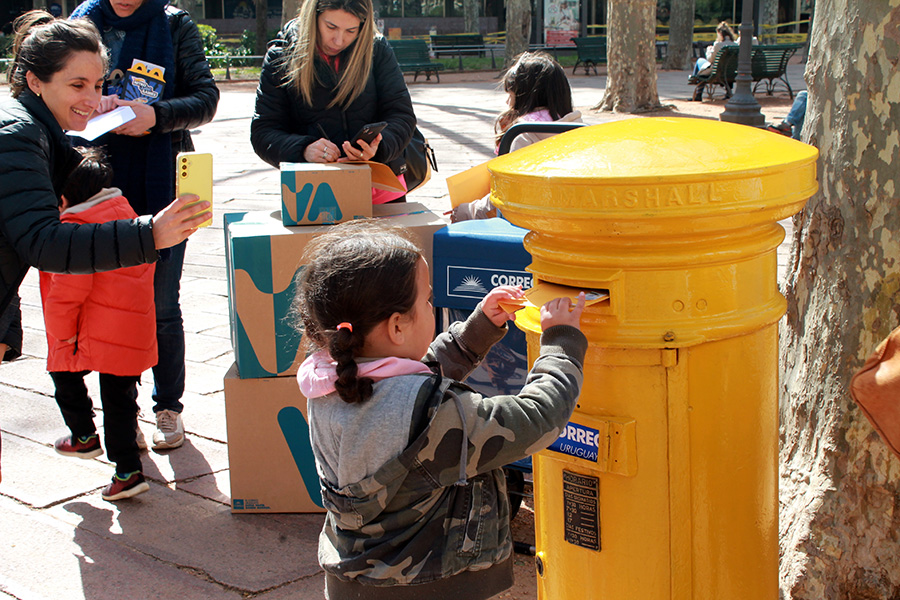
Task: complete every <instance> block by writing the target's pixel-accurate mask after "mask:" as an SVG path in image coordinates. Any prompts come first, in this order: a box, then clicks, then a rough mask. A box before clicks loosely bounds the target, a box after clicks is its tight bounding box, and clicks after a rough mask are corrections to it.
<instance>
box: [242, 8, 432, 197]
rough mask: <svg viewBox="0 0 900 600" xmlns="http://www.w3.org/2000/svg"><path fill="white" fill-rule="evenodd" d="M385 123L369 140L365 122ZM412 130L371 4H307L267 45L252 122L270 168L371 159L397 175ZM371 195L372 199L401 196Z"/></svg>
mask: <svg viewBox="0 0 900 600" xmlns="http://www.w3.org/2000/svg"><path fill="white" fill-rule="evenodd" d="M377 122H384V123H386V125H385V127H384V129H383V130H382V131H381V133H380V134H379V135H377V136H376V137H375V138H374V139H373V140H372V141H371V142H369V143H366V142H365V141H359V142H358V143H356V144H353V143H351V141H352V138H353V136H354V134H355V133H357V132H358V131H360V130H361V129H362V128H363V127H364V126H365V125H368V124H371V123H377ZM415 126H416V116H415V114H414V113H413V108H412V100H411V99H410V97H409V90H407V88H406V82H405V81H404V79H403V73H402V72H401V71H400V65H399V64H398V63H397V59H396V58H395V57H394V53H393V51H392V50H391V47H390V44H388V42H387V40H385V39H384V38H383V37H382V36H381V35H379V34H378V33H377V32H376V30H375V22H374V11H373V8H372V2H371V0H309V1H308V2H305V3H304V4H303V6H302V7H301V8H300V12H299V14H298V16H297V18H296V19H294V20H293V21H291V22H290V23H288V24H287V25H285V26H284V29H282V31H281V32H280V33H279V34H278V37H277V38H276V39H275V40H274V41H272V42H271V43H270V44H269V50H268V52H267V53H266V59H265V61H264V63H263V69H262V73H261V74H260V79H259V87H258V88H257V91H256V112H255V114H254V115H253V121H252V122H251V125H250V141H251V143H252V144H253V149H254V150H255V151H256V154H257V155H259V157H260V158H262V159H263V160H264V161H266V162H267V163H269V164H271V165H273V166H276V167H277V166H278V164H279V163H281V162H315V163H333V162H346V161H351V160H352V161H357V160H373V161H376V162H380V163H384V164H386V165H388V166H389V167H390V168H391V170H393V172H394V173H395V174H397V175H401V174H402V173H403V171H404V170H405V166H406V163H405V161H404V159H403V151H404V150H405V149H406V146H407V145H408V144H409V141H410V139H411V137H412V134H413V130H414V129H415ZM387 194H388V193H387V192H381V191H373V202H375V203H380V202H388V201H391V200H395V199H399V197H402V195H398V194H393V195H387Z"/></svg>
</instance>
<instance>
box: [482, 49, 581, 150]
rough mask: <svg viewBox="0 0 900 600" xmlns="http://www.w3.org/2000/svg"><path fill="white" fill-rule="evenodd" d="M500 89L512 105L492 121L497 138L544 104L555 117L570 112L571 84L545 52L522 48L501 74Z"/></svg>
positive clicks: (555, 118) (560, 116) (556, 63)
mask: <svg viewBox="0 0 900 600" xmlns="http://www.w3.org/2000/svg"><path fill="white" fill-rule="evenodd" d="M501 85H502V86H503V91H505V92H508V93H512V94H513V96H514V100H513V105H512V107H510V109H509V110H507V111H505V112H503V113H502V114H501V115H500V116H499V117H497V120H496V121H495V122H494V132H495V133H496V134H497V138H498V141H499V138H500V136H501V135H503V132H504V131H506V130H507V129H509V127H510V126H511V125H513V124H514V123H515V122H516V120H517V119H518V118H519V117H521V116H522V115H527V114H528V113H532V112H535V111H538V110H541V109H542V108H546V109H547V111H548V112H549V113H550V116H551V117H552V118H553V120H554V121H558V120H559V119H560V118H562V117H564V116H565V115H567V114H569V113H570V112H572V88H570V87H569V80H568V79H567V78H566V72H565V71H564V70H563V68H562V67H561V66H560V65H559V63H558V62H556V60H555V59H554V58H553V57H552V56H550V55H549V54H547V53H546V52H523V53H522V54H520V55H519V57H518V59H516V62H515V64H514V65H513V66H512V67H510V68H509V70H508V71H507V72H506V74H505V75H504V76H503V81H502V83H501Z"/></svg>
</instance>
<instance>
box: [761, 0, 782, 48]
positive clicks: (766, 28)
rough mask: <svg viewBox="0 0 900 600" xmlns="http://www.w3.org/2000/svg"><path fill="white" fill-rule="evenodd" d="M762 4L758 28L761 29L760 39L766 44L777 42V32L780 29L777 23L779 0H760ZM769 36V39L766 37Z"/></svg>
mask: <svg viewBox="0 0 900 600" xmlns="http://www.w3.org/2000/svg"><path fill="white" fill-rule="evenodd" d="M760 1H761V2H762V5H761V6H760V10H759V23H757V28H758V31H759V35H760V36H764V37H760V38H759V39H760V41H761V42H763V43H766V44H774V43H775V34H776V33H778V30H777V29H776V28H775V25H777V24H778V0H760ZM766 38H768V39H766Z"/></svg>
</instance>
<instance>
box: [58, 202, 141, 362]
mask: <svg viewBox="0 0 900 600" xmlns="http://www.w3.org/2000/svg"><path fill="white" fill-rule="evenodd" d="M135 217H137V215H136V214H135V212H134V210H132V208H131V206H129V204H128V200H126V199H125V197H124V196H122V195H121V192H120V191H119V190H118V189H116V188H108V189H105V190H102V191H101V192H100V193H98V194H97V195H96V196H94V197H92V198H91V199H89V200H87V201H86V202H84V203H82V204H79V205H77V206H74V207H72V208H70V209H68V210H66V211H65V212H64V213H63V214H62V215H61V216H60V220H61V221H63V222H67V223H106V222H108V221H114V220H117V219H134V218H135ZM97 251H102V250H101V249H99V248H98V249H97ZM154 270H155V266H154V265H152V264H150V265H138V266H136V267H128V268H124V269H116V270H114V271H107V272H104V273H94V274H91V275H59V274H51V273H43V272H42V273H41V300H42V301H43V304H44V326H45V329H46V330H47V345H48V352H47V370H48V371H72V372H75V371H98V372H100V373H107V374H110V375H123V376H129V375H140V374H141V373H143V372H144V371H146V370H147V369H149V368H150V367H152V366H153V365H155V364H156V362H157V350H156V308H155V306H154V303H153V273H154ZM73 337H76V338H77V341H76V342H74V343H71V342H68V341H67V340H70V339H71V338H73Z"/></svg>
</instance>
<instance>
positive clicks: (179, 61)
mask: <svg viewBox="0 0 900 600" xmlns="http://www.w3.org/2000/svg"><path fill="white" fill-rule="evenodd" d="M72 17H73V18H78V17H86V18H88V19H90V20H91V21H93V22H94V24H95V25H96V26H97V29H99V30H100V32H101V34H102V36H103V42H104V43H105V44H106V45H107V46H108V47H109V50H110V52H109V54H110V65H109V72H108V73H107V74H106V81H105V94H106V95H105V97H104V100H103V103H102V106H101V110H100V112H106V111H108V110H111V109H113V108H115V107H118V106H129V107H131V108H132V109H133V110H134V112H135V115H136V117H135V118H134V119H133V120H131V121H128V122H126V123H124V124H123V125H121V126H120V127H118V128H116V129H114V130H113V131H112V132H111V133H109V134H106V135H104V136H102V137H100V138H99V139H98V140H97V142H98V143H99V144H102V145H105V146H106V149H107V153H108V155H109V159H110V163H111V164H112V168H113V173H114V175H113V185H114V186H116V187H118V188H120V189H121V190H122V192H123V194H124V196H125V197H126V198H128V202H129V203H130V204H131V207H132V208H134V210H135V212H136V213H138V214H141V213H142V212H145V211H147V210H149V211H154V210H156V208H157V207H158V206H159V205H160V204H163V203H165V202H166V198H169V197H170V196H172V194H173V193H174V190H175V158H176V156H177V154H178V153H179V152H185V151H191V150H193V149H194V144H193V142H192V141H191V134H190V130H191V129H193V128H195V127H199V126H200V125H203V124H205V123H208V122H209V121H211V120H212V118H213V117H214V116H215V114H216V107H217V106H218V103H219V90H218V88H217V87H216V83H215V80H214V79H213V76H212V73H211V72H210V69H209V63H207V61H206V56H205V54H204V52H203V42H202V39H201V38H200V32H199V31H198V29H197V26H196V25H195V24H194V22H193V21H192V20H191V17H190V15H189V14H188V13H187V12H185V11H184V10H181V9H179V8H175V7H174V6H169V4H168V0H86V1H85V2H83V3H82V4H80V5H79V6H78V8H77V9H75V12H73V13H72ZM135 65H141V67H140V68H141V71H142V72H143V73H145V74H146V73H150V72H159V73H161V75H162V79H163V81H162V82H161V83H160V82H159V80H158V79H157V78H154V77H145V78H144V80H145V82H147V83H146V84H145V85H144V86H143V87H144V88H146V89H149V93H148V94H147V95H145V96H144V97H142V98H141V100H135V99H132V98H134V95H133V94H132V91H133V89H134V88H137V87H138V86H134V88H132V89H129V82H131V81H133V79H134V77H135V76H136V75H135V73H134V70H136V67H135ZM145 102H146V103H145ZM185 249H186V244H179V245H178V246H175V247H173V248H172V249H171V250H169V251H168V252H166V253H165V254H164V256H163V257H162V259H161V260H160V261H159V263H158V264H157V266H156V274H155V277H154V285H153V289H154V300H155V302H156V332H157V341H158V344H159V363H158V364H157V365H156V366H155V367H153V381H154V387H153V402H154V406H153V412H154V414H155V416H156V431H155V432H154V434H153V447H154V449H157V450H161V449H168V448H177V447H179V446H181V445H182V443H183V442H184V424H183V422H182V420H181V412H182V410H183V409H184V405H183V404H182V403H181V398H182V395H183V394H184V378H185V347H184V322H183V320H182V315H181V304H180V300H179V297H180V288H181V274H182V268H183V266H184V254H185Z"/></svg>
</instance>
